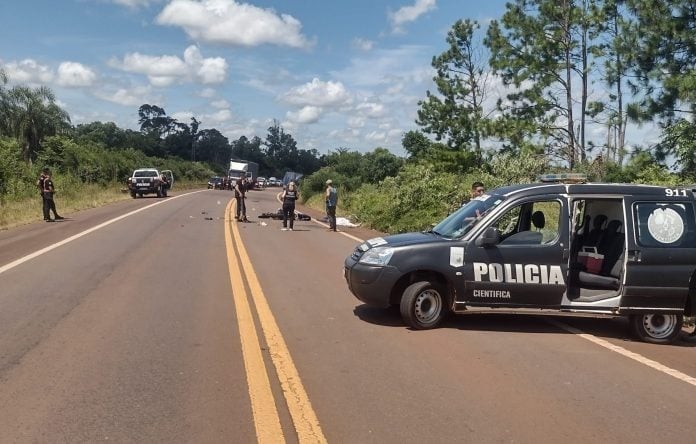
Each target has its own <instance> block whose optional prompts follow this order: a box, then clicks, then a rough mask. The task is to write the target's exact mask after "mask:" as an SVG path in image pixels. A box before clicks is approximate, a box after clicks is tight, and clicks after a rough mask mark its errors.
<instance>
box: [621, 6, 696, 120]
mask: <svg viewBox="0 0 696 444" xmlns="http://www.w3.org/2000/svg"><path fill="white" fill-rule="evenodd" d="M627 3H628V6H629V8H630V9H631V11H632V12H633V13H634V14H635V15H636V18H637V24H636V27H637V29H638V30H639V33H638V37H637V39H636V42H635V47H634V50H635V51H636V64H635V65H634V69H633V73H634V75H635V76H636V78H637V81H636V82H634V83H632V85H631V86H632V87H633V90H634V92H643V93H644V96H643V97H642V100H639V101H638V102H637V103H634V104H632V106H631V107H630V108H629V111H630V112H631V116H632V117H633V118H636V119H639V120H648V119H651V118H652V117H654V116H657V117H660V118H662V119H664V120H665V121H667V122H669V121H670V120H671V119H673V118H674V117H675V116H676V115H679V114H681V115H690V116H692V117H693V116H694V114H696V6H694V2H693V0H628V2H627Z"/></svg>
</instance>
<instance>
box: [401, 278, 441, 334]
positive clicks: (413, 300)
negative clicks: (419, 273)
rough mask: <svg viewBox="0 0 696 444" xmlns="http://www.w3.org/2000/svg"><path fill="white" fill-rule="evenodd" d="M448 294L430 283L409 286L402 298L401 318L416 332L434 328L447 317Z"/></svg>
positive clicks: (424, 282)
mask: <svg viewBox="0 0 696 444" xmlns="http://www.w3.org/2000/svg"><path fill="white" fill-rule="evenodd" d="M447 300H448V298H447V294H446V293H445V291H444V290H443V289H442V287H441V286H440V285H438V284H436V283H432V282H428V281H420V282H415V283H413V284H411V285H409V286H408V287H407V288H406V290H405V291H404V294H403V296H402V297H401V305H400V309H401V318H402V319H403V320H404V322H405V323H406V324H407V325H408V326H409V327H412V328H414V329H416V330H427V329H429V328H434V327H435V326H437V324H439V323H440V321H441V320H442V318H444V317H445V315H446V314H447V312H448V311H449V308H448V307H447Z"/></svg>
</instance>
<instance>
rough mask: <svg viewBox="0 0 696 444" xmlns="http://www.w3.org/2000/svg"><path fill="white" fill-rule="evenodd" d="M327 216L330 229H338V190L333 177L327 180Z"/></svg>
mask: <svg viewBox="0 0 696 444" xmlns="http://www.w3.org/2000/svg"><path fill="white" fill-rule="evenodd" d="M325 197H326V217H327V218H328V219H329V231H336V205H337V204H338V192H337V191H336V187H334V186H333V181H332V180H331V179H329V180H327V181H326V193H325Z"/></svg>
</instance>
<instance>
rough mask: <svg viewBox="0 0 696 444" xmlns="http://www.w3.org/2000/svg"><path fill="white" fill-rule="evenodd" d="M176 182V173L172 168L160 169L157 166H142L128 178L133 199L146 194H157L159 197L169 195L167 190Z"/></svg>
mask: <svg viewBox="0 0 696 444" xmlns="http://www.w3.org/2000/svg"><path fill="white" fill-rule="evenodd" d="M173 184H174V174H173V173H172V171H171V170H163V171H161V172H160V171H159V170H157V169H155V168H140V169H137V170H135V171H133V175H132V176H131V177H129V178H128V181H127V185H128V191H129V192H130V195H131V197H132V198H133V199H135V198H136V197H138V196H139V197H143V195H145V194H157V197H167V191H168V190H169V189H170V188H171V187H172V185H173Z"/></svg>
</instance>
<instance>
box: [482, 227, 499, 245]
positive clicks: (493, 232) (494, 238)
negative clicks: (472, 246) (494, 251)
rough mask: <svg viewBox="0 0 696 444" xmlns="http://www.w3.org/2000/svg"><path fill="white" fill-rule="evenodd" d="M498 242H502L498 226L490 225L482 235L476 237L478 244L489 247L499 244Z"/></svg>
mask: <svg viewBox="0 0 696 444" xmlns="http://www.w3.org/2000/svg"><path fill="white" fill-rule="evenodd" d="M498 242H500V232H499V231H498V229H497V228H496V227H488V228H486V230H485V231H484V232H483V234H482V235H481V237H479V238H478V239H476V246H477V247H484V248H488V247H493V246H495V245H498Z"/></svg>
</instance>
